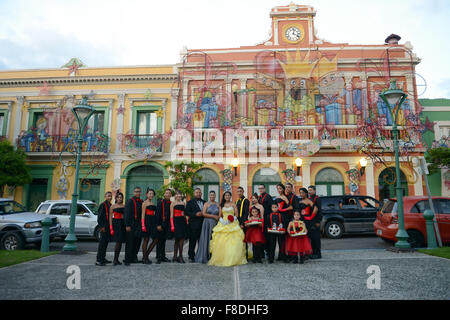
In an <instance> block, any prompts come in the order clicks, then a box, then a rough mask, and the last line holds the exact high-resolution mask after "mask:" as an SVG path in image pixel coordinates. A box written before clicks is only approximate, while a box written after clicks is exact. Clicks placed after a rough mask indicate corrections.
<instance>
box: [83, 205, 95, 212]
mask: <svg viewBox="0 0 450 320" xmlns="http://www.w3.org/2000/svg"><path fill="white" fill-rule="evenodd" d="M84 205H85V206H86V207H88V208H89V210H91V212H92V213H93V214H97V204H96V203H85V204H84Z"/></svg>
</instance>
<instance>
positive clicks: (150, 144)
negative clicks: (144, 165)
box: [122, 134, 164, 153]
mask: <svg viewBox="0 0 450 320" xmlns="http://www.w3.org/2000/svg"><path fill="white" fill-rule="evenodd" d="M163 144H164V137H163V136H162V135H160V134H130V135H126V136H125V137H124V138H123V141H122V150H123V151H124V152H128V153H136V152H139V151H142V152H144V153H148V152H162V148H163Z"/></svg>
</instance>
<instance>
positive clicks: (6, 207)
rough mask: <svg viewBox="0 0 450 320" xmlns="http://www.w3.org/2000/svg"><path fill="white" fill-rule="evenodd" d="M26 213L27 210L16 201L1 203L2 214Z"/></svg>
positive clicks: (0, 210) (0, 211)
mask: <svg viewBox="0 0 450 320" xmlns="http://www.w3.org/2000/svg"><path fill="white" fill-rule="evenodd" d="M25 211H26V210H25V208H24V207H23V206H22V205H21V204H19V203H17V202H15V201H2V202H0V214H13V213H22V212H25Z"/></svg>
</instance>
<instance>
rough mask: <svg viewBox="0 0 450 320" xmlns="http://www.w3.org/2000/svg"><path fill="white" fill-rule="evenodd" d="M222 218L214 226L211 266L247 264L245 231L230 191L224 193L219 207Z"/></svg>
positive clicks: (211, 243) (209, 263)
mask: <svg viewBox="0 0 450 320" xmlns="http://www.w3.org/2000/svg"><path fill="white" fill-rule="evenodd" d="M219 216H220V220H219V222H218V223H217V225H216V226H215V227H214V228H213V233H212V239H211V242H210V251H211V259H210V260H209V262H208V265H210V266H220V267H231V266H236V265H240V264H246V263H247V259H246V258H245V243H244V237H245V235H244V232H243V231H242V229H241V227H240V225H239V221H238V219H237V208H236V204H234V203H233V202H231V193H230V192H229V191H227V192H225V193H224V194H223V198H222V202H221V203H220V208H219Z"/></svg>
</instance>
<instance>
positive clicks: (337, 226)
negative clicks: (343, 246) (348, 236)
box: [325, 221, 344, 239]
mask: <svg viewBox="0 0 450 320" xmlns="http://www.w3.org/2000/svg"><path fill="white" fill-rule="evenodd" d="M343 233H344V226H343V225H342V223H340V222H338V221H330V222H327V224H326V225H325V234H326V235H327V238H330V239H339V238H342V234H343Z"/></svg>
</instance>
